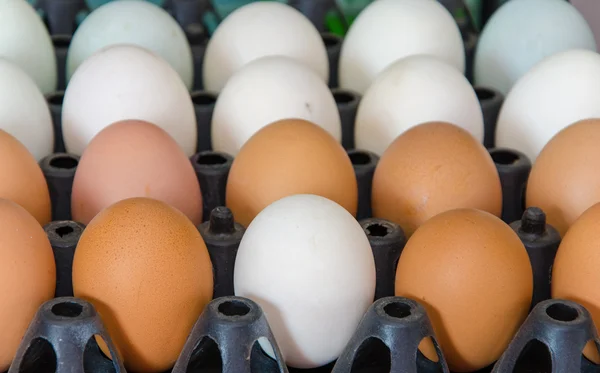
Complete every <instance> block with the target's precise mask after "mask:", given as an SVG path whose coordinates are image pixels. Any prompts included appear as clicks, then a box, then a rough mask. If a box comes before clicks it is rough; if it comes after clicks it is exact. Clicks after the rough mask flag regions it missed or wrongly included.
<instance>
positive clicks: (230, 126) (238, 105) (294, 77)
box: [211, 56, 342, 155]
mask: <svg viewBox="0 0 600 373" xmlns="http://www.w3.org/2000/svg"><path fill="white" fill-rule="evenodd" d="M288 118H299V119H305V120H308V121H311V122H313V123H315V124H317V125H319V126H321V127H323V128H324V129H325V130H327V131H328V132H329V133H330V134H331V135H333V137H335V138H336V139H337V140H338V141H341V138H342V125H341V120H340V114H339V112H338V110H337V106H336V103H335V99H334V98H333V95H332V93H331V91H330V90H329V88H328V87H327V84H325V82H324V81H323V80H322V79H321V78H320V77H319V76H318V75H317V73H315V72H314V71H313V70H311V69H310V68H308V67H307V66H306V65H304V64H302V63H301V62H298V61H296V60H294V59H292V58H289V57H283V56H268V57H263V58H260V59H258V60H255V61H253V62H250V63H249V64H247V65H246V66H244V67H243V68H242V69H240V70H239V71H238V72H237V73H235V74H234V75H233V76H232V77H231V79H229V81H228V82H227V84H226V85H225V88H224V89H223V91H222V92H221V94H220V95H219V96H218V97H217V102H216V104H215V110H214V113H213V117H212V125H211V131H212V146H213V149H214V150H217V151H222V152H225V153H228V154H231V155H236V154H237V153H238V152H239V150H240V148H241V147H242V145H244V143H245V142H246V141H247V140H248V139H249V138H250V137H251V136H252V135H254V133H256V132H257V131H258V130H260V129H261V128H262V127H264V126H266V125H268V124H269V123H272V122H275V121H278V120H281V119H288Z"/></svg>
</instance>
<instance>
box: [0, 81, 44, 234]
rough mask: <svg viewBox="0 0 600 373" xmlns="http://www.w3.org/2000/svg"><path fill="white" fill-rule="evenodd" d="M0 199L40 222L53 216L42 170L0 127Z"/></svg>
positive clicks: (29, 154) (15, 140)
mask: <svg viewBox="0 0 600 373" xmlns="http://www.w3.org/2000/svg"><path fill="white" fill-rule="evenodd" d="M0 87H1V85H0ZM0 198H6V199H9V200H11V201H13V202H16V203H18V204H19V205H21V206H22V207H23V208H25V210H27V211H28V212H29V213H30V214H31V215H33V217H34V218H35V219H36V220H37V221H38V222H39V224H40V225H45V224H47V223H49V222H50V220H51V218H52V217H51V214H52V212H51V204H50V193H49V191H48V184H46V179H45V178H44V174H43V173H42V169H41V168H40V167H39V166H38V163H37V162H36V160H35V158H33V156H32V155H31V153H30V152H29V151H27V148H25V146H23V144H21V143H20V142H19V141H18V140H17V139H16V138H14V137H13V136H11V135H10V134H8V133H7V132H5V131H3V130H0Z"/></svg>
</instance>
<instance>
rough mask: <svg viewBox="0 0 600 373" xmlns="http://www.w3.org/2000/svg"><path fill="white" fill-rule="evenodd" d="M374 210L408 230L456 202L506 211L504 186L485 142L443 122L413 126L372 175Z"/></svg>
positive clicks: (376, 215) (375, 214)
mask: <svg viewBox="0 0 600 373" xmlns="http://www.w3.org/2000/svg"><path fill="white" fill-rule="evenodd" d="M372 205H373V215H374V216H375V217H378V218H383V219H387V220H391V221H393V222H395V223H396V224H398V225H400V226H401V227H402V229H403V230H404V232H405V233H406V234H407V235H408V236H410V235H411V234H412V233H413V232H414V231H415V230H416V229H417V228H418V227H419V226H420V225H421V224H423V223H424V222H426V221H427V220H428V219H430V218H432V217H433V216H435V215H437V214H439V213H442V212H444V211H448V210H452V209H456V208H477V209H480V210H484V211H487V212H489V213H492V214H494V215H496V216H500V214H501V212H502V186H501V184H500V177H499V176H498V171H497V170H496V167H495V165H494V161H493V160H492V157H491V156H490V155H489V153H488V152H487V151H486V149H485V148H484V147H483V145H482V144H481V143H480V142H479V141H477V140H476V139H475V138H474V137H473V136H471V135H470V134H469V133H468V132H467V131H465V130H463V129H462V128H460V127H458V126H455V125H453V124H450V123H445V122H429V123H423V124H421V125H418V126H415V127H413V128H411V129H409V130H408V131H406V132H404V133H403V134H402V135H400V136H399V137H398V138H397V139H396V140H394V142H393V143H392V145H390V147H389V148H388V149H387V150H386V151H385V153H383V156H382V157H381V160H380V161H379V163H378V165H377V168H376V169H375V174H374V176H373V191H372Z"/></svg>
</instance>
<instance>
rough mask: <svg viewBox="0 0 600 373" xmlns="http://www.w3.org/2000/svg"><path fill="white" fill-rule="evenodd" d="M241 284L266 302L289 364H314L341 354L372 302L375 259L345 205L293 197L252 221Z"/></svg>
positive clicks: (242, 253)
mask: <svg viewBox="0 0 600 373" xmlns="http://www.w3.org/2000/svg"><path fill="white" fill-rule="evenodd" d="M234 287H235V294H236V295H238V296H242V297H247V298H250V299H252V300H254V301H255V302H257V303H258V304H259V305H260V306H261V307H262V309H263V311H264V312H265V314H266V317H267V320H268V321H269V324H270V326H271V329H272V330H273V333H274V335H275V339H276V340H277V343H278V345H279V347H280V349H281V352H282V354H283V356H284V359H285V361H286V363H287V364H288V365H290V366H293V367H296V368H314V367H318V366H322V365H325V364H327V363H329V362H331V361H333V360H335V359H336V358H337V357H338V356H339V355H340V354H341V352H342V350H343V349H344V347H345V346H346V344H347V343H348V341H349V340H350V338H351V337H352V335H353V333H354V330H355V329H356V327H357V326H358V323H359V322H360V320H361V318H362V316H363V315H364V313H365V312H366V310H367V308H368V307H369V305H370V304H371V303H372V302H373V297H374V293H375V263H374V260H373V254H372V252H371V248H370V245H369V241H368V239H367V237H366V235H365V233H364V231H363V230H362V228H361V226H360V225H359V224H358V222H357V221H356V219H355V218H354V217H353V216H352V215H350V214H349V213H348V212H347V211H346V210H345V209H344V208H343V207H341V206H340V205H338V204H336V203H335V202H333V201H330V200H328V199H326V198H324V197H319V196H315V195H306V194H304V195H294V196H290V197H285V198H283V199H280V200H279V201H277V202H274V203H272V204H271V205H269V206H268V207H267V208H265V209H264V210H263V211H262V212H261V213H260V214H258V216H257V217H256V218H255V219H254V220H253V221H252V223H251V224H250V225H249V226H248V229H247V230H246V233H245V234H244V237H243V238H242V242H241V243H240V247H239V251H238V254H237V258H236V262H235V269H234ZM261 345H262V347H263V349H265V352H267V353H270V354H272V350H271V349H270V346H268V345H267V344H261Z"/></svg>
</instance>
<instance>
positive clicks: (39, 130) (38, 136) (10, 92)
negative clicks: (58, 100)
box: [0, 5, 54, 161]
mask: <svg viewBox="0 0 600 373" xmlns="http://www.w3.org/2000/svg"><path fill="white" fill-rule="evenodd" d="M0 9H1V5H0ZM0 13H1V10H0ZM0 18H1V16H0ZM0 28H1V26H0ZM1 38H2V35H0V42H1ZM0 48H1V44H0ZM0 102H1V103H2V105H0V129H2V130H4V131H6V132H8V133H10V134H11V135H13V136H15V137H16V138H17V139H18V140H19V141H20V142H21V143H22V144H23V145H25V147H27V150H29V151H30V152H31V154H33V156H34V157H35V159H36V160H38V161H39V160H41V159H42V158H44V157H45V156H47V155H49V154H51V153H52V152H53V150H54V128H53V127H52V117H51V116H50V110H49V109H48V104H47V103H46V99H45V98H44V96H43V95H42V92H40V90H39V88H38V87H37V86H36V84H35V82H34V81H33V80H32V79H31V78H30V77H29V76H28V75H27V74H26V73H25V72H24V71H23V70H21V69H20V68H19V67H18V66H17V65H15V64H13V63H11V62H9V61H8V60H5V59H3V58H1V57H0Z"/></svg>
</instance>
